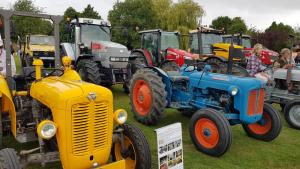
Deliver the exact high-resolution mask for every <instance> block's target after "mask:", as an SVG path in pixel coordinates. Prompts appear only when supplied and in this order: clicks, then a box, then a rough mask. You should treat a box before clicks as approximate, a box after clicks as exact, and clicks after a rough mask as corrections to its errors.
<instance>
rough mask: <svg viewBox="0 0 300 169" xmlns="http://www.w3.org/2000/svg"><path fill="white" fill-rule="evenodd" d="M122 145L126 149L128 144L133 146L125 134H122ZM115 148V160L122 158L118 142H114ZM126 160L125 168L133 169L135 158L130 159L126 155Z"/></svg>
mask: <svg viewBox="0 0 300 169" xmlns="http://www.w3.org/2000/svg"><path fill="white" fill-rule="evenodd" d="M124 139H125V141H124V145H125V147H126V149H128V148H129V147H130V146H131V147H133V143H132V142H131V141H130V139H129V138H128V137H127V136H124ZM114 148H115V149H114V150H113V151H115V156H116V160H122V159H123V157H122V155H121V145H120V143H116V145H115V147H114ZM133 151H134V154H136V153H135V149H134V148H133ZM135 159H137V157H135ZM124 160H125V162H126V169H135V168H136V160H133V159H131V158H130V157H127V158H126V159H124Z"/></svg>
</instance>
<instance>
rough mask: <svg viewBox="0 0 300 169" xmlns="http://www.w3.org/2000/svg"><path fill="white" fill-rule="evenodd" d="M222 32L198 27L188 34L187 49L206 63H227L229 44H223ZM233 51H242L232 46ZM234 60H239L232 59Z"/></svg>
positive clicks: (238, 47) (236, 46)
mask: <svg viewBox="0 0 300 169" xmlns="http://www.w3.org/2000/svg"><path fill="white" fill-rule="evenodd" d="M223 34H225V32H224V31H222V30H216V29H212V28H207V27H199V28H197V30H192V31H190V33H189V49H190V52H191V53H194V54H197V55H199V58H200V59H202V60H205V61H207V62H227V61H228V59H229V47H230V45H231V44H230V43H223V39H222V35H223ZM234 48H235V49H240V50H241V51H242V49H243V47H242V46H238V45H234ZM234 60H236V61H238V60H241V59H240V58H234Z"/></svg>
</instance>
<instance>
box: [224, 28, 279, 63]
mask: <svg viewBox="0 0 300 169" xmlns="http://www.w3.org/2000/svg"><path fill="white" fill-rule="evenodd" d="M222 38H223V42H224V43H228V44H230V43H231V41H233V43H234V44H236V45H239V46H243V47H244V49H243V52H244V54H245V57H246V59H247V58H249V57H250V56H251V53H252V50H253V48H252V41H251V36H249V35H243V34H234V35H223V36H222ZM278 57H279V54H278V53H277V52H275V51H272V50H270V49H267V48H265V47H264V49H263V51H262V58H261V61H262V63H264V64H265V65H272V64H273V63H274V62H275V61H276V60H277V59H278Z"/></svg>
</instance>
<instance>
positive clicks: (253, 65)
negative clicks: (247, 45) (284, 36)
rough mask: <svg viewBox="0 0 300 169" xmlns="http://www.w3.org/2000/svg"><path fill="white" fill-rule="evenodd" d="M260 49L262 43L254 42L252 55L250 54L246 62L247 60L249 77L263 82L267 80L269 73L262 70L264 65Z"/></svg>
mask: <svg viewBox="0 0 300 169" xmlns="http://www.w3.org/2000/svg"><path fill="white" fill-rule="evenodd" d="M262 50H263V46H262V44H259V43H258V44H256V45H254V47H253V51H252V55H251V56H250V58H249V60H248V62H247V70H248V72H249V75H250V76H251V77H256V78H258V79H260V80H262V81H264V82H265V83H267V82H269V79H270V78H269V75H267V74H266V73H264V72H262V71H263V69H264V66H263V65H262V62H261V57H262Z"/></svg>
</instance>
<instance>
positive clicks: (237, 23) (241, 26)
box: [227, 17, 247, 34]
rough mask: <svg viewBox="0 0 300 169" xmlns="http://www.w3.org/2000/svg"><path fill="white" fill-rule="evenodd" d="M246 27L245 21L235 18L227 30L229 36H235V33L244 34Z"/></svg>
mask: <svg viewBox="0 0 300 169" xmlns="http://www.w3.org/2000/svg"><path fill="white" fill-rule="evenodd" d="M246 31H247V26H246V24H245V21H244V20H243V19H242V18H241V17H235V18H233V19H232V22H231V25H230V27H229V28H228V32H227V33H229V34H235V33H243V34H244V33H246Z"/></svg>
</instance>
